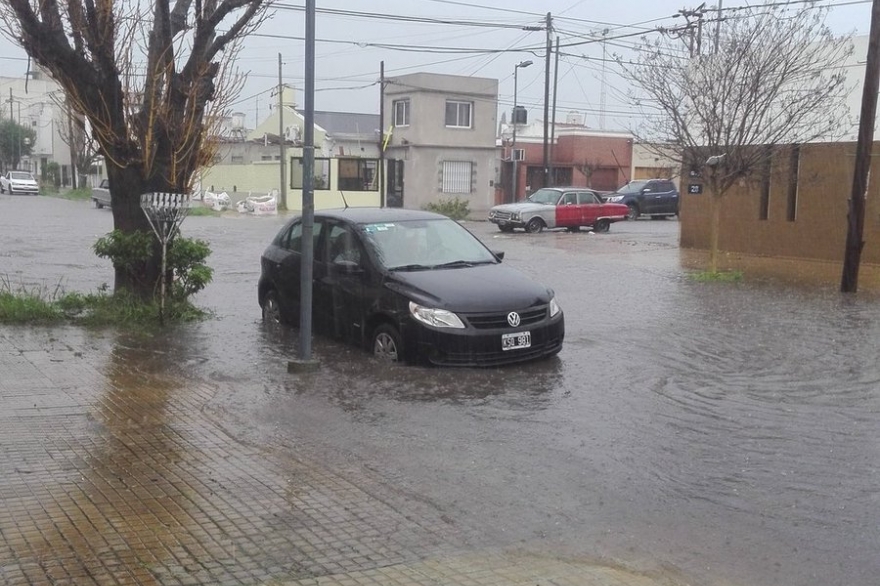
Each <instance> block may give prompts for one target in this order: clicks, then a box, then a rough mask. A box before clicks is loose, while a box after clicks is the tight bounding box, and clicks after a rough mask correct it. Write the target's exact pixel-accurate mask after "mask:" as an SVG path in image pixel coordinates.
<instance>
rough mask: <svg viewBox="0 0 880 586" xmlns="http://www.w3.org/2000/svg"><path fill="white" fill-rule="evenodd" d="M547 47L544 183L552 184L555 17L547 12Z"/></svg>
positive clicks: (546, 184)
mask: <svg viewBox="0 0 880 586" xmlns="http://www.w3.org/2000/svg"><path fill="white" fill-rule="evenodd" d="M545 28H546V29H547V49H546V51H545V53H546V55H545V60H544V183H543V184H542V185H541V187H547V186H549V185H550V54H551V53H552V52H553V45H552V42H553V41H552V36H553V17H552V16H551V15H550V13H549V12H548V13H547V24H546V27H545Z"/></svg>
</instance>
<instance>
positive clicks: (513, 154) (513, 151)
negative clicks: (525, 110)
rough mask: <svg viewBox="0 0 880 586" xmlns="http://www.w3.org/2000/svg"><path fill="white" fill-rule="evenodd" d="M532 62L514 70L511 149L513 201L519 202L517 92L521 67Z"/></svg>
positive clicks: (523, 63) (527, 62)
mask: <svg viewBox="0 0 880 586" xmlns="http://www.w3.org/2000/svg"><path fill="white" fill-rule="evenodd" d="M531 64H532V62H531V61H520V62H519V63H517V64H516V65H515V66H514V68H513V114H512V115H511V122H513V140H512V142H511V147H510V158H511V160H512V161H513V182H512V186H513V189H512V191H513V193H512V196H513V197H512V199H513V201H516V200H517V196H518V195H519V194H518V193H517V185H516V184H517V175H518V174H519V170H518V169H517V159H516V90H517V87H516V85H517V76H516V74H517V72H519V69H520V67H528V66H529V65H531Z"/></svg>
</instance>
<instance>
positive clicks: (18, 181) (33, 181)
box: [9, 179, 37, 185]
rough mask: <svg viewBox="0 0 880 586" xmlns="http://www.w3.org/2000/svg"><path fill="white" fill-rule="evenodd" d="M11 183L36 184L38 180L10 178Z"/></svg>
mask: <svg viewBox="0 0 880 586" xmlns="http://www.w3.org/2000/svg"><path fill="white" fill-rule="evenodd" d="M9 182H10V183H15V184H17V185H36V184H37V182H36V181H35V180H33V179H10V180H9Z"/></svg>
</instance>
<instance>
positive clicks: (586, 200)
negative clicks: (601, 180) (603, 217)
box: [578, 191, 602, 226]
mask: <svg viewBox="0 0 880 586" xmlns="http://www.w3.org/2000/svg"><path fill="white" fill-rule="evenodd" d="M578 208H580V211H581V222H582V224H581V225H582V226H592V225H593V224H595V223H596V219H597V218H598V217H599V211H600V210H601V208H602V206H601V205H600V201H599V198H598V196H596V194H595V193H593V192H592V191H579V192H578Z"/></svg>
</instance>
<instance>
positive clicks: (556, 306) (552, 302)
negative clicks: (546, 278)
mask: <svg viewBox="0 0 880 586" xmlns="http://www.w3.org/2000/svg"><path fill="white" fill-rule="evenodd" d="M560 311H562V309H560V307H559V304H558V303H556V297H551V298H550V317H554V316H555V315H556V314H558V313H559V312H560Z"/></svg>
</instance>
